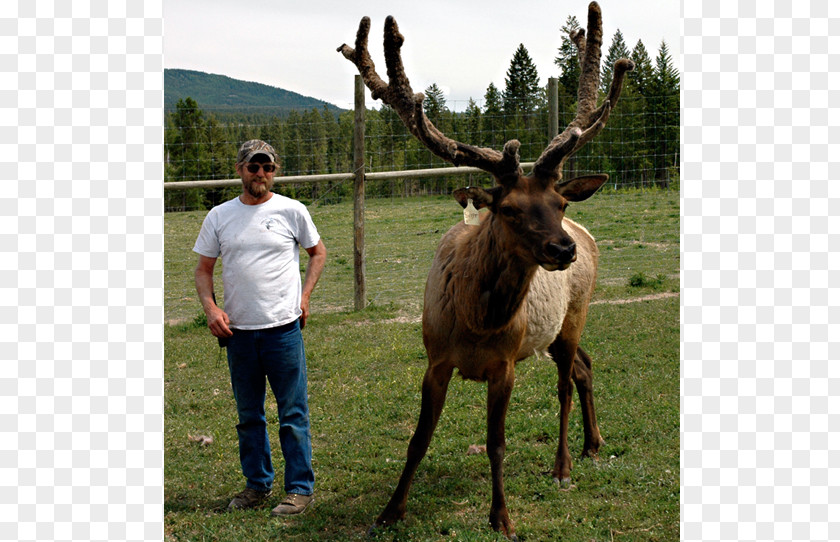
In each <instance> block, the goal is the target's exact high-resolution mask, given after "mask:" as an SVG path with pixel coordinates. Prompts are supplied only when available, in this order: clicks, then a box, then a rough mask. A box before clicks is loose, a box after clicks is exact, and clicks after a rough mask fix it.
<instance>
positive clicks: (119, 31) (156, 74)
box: [0, 0, 840, 540]
mask: <svg viewBox="0 0 840 542" xmlns="http://www.w3.org/2000/svg"><path fill="white" fill-rule="evenodd" d="M162 10H163V6H162V2H161V1H160V0H158V1H153V2H127V1H124V2H112V1H107V2H106V1H105V0H99V1H93V2H90V3H86V2H72V3H71V2H55V3H52V2H42V1H37V2H32V1H30V0H18V1H13V0H7V1H4V2H0V43H2V47H0V181H2V186H3V194H4V195H3V198H2V199H0V253H2V254H0V277H2V279H3V280H0V289H2V295H0V343H2V348H0V358H2V362H0V367H2V372H0V402H1V403H2V407H1V408H0V488H2V490H0V540H2V539H7V540H50V539H52V540H88V539H89V540H138V539H139V540H159V539H162V538H163V529H162V515H163V514H162V511H163V491H162V486H163V470H162V466H163V465H162V464H163V449H162V436H161V432H162V429H163V423H162V420H163V416H162V405H163V386H162V376H163V375H162V365H163V363H162V361H163V352H162V326H163V311H162V300H163V280H162V277H163V272H162V262H163V229H162V218H161V213H162V186H161V180H162V175H163V172H162V135H163V131H162V128H161V121H162V90H163V77H162V68H163V62H162V60H163V58H162V50H163V47H162V45H163V36H162V34H163V19H162ZM683 15H684V19H683V25H684V26H683V36H684V39H683V43H682V50H683V51H684V57H683V62H682V65H683V68H684V76H683V89H684V91H683V106H684V114H683V133H682V140H683V160H684V163H683V170H682V174H683V182H682V191H683V202H682V203H683V222H682V243H683V259H682V275H683V277H682V278H683V286H684V290H683V297H682V322H683V326H682V339H683V346H682V348H683V353H682V354H683V355H682V358H683V365H682V378H683V381H682V427H683V439H682V449H681V459H682V482H683V491H682V494H681V504H682V521H683V528H682V538H683V539H684V540H840V514H838V512H840V510H838V508H837V505H836V504H834V503H838V502H840V489H838V488H840V483H838V482H840V473H839V472H840V471H838V470H837V469H836V468H835V469H832V468H831V467H836V466H837V465H838V463H840V461H838V459H840V446H838V444H840V443H838V436H837V431H836V430H837V429H838V428H839V427H840V403H838V401H840V399H838V398H836V397H834V396H833V395H837V394H832V393H831V392H830V390H831V389H835V388H834V387H835V386H837V385H838V383H840V381H838V378H840V368H838V361H837V360H838V358H840V355H839V354H840V348H838V344H840V343H838V341H837V340H836V339H837V337H838V335H835V333H837V332H838V323H840V308H838V306H839V305H838V294H837V291H836V290H835V289H831V288H830V286H829V285H830V284H831V283H832V282H836V279H837V271H838V269H840V266H838V256H837V255H836V254H837V253H838V251H837V249H838V248H840V229H838V226H840V224H838V222H837V219H836V218H834V217H833V216H831V215H832V214H834V213H832V212H831V210H832V209H835V210H836V209H837V208H838V205H836V203H840V202H838V198H840V183H838V182H836V179H837V178H838V176H840V175H838V174H840V168H838V164H839V163H840V162H838V156H840V153H839V154H834V152H837V151H839V150H840V149H838V144H837V143H836V142H837V141H840V138H838V137H837V135H838V134H837V131H838V128H837V126H838V125H840V123H838V120H840V119H838V113H837V111H836V109H832V108H831V107H830V106H829V103H830V97H831V95H832V94H835V99H836V98H837V96H836V94H837V93H838V92H840V91H838V90H836V89H838V88H840V85H838V84H837V83H838V77H840V75H838V73H840V53H835V54H832V51H840V41H838V40H840V38H837V37H833V36H837V35H840V4H838V3H837V2H831V1H830V0H810V1H806V0H803V1H800V2H789V1H786V0H775V1H773V0H767V1H760V2H759V1H731V0H730V1H725V2H720V3H715V2H683ZM832 81H833V82H832ZM831 133H835V137H832V136H831V135H830V134H831ZM832 142H835V143H832ZM832 179H834V180H835V182H830V180H832ZM832 202H834V203H832ZM832 224H834V225H833V226H832ZM834 232H838V233H834ZM832 247H834V249H832ZM832 276H834V277H835V280H834V281H832V279H831V277H832Z"/></svg>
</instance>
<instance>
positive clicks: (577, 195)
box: [554, 173, 610, 201]
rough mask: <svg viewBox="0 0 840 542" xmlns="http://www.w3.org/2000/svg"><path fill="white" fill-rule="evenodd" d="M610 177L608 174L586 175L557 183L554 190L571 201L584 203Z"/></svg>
mask: <svg viewBox="0 0 840 542" xmlns="http://www.w3.org/2000/svg"><path fill="white" fill-rule="evenodd" d="M609 178H610V176H609V175H607V174H606V173H599V174H597V175H584V176H583V177H576V178H574V179H572V180H571V181H567V182H564V183H557V184H556V185H554V189H555V190H557V192H558V193H559V194H560V195H561V196H563V197H564V198H566V199H567V200H569V201H583V200H585V199H587V198H589V196H591V195H592V194H594V193H595V192H597V191H598V189H599V188H601V185H603V184H604V183H605V182H607V179H609Z"/></svg>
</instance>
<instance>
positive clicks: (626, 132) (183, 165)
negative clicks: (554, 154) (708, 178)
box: [164, 95, 679, 211]
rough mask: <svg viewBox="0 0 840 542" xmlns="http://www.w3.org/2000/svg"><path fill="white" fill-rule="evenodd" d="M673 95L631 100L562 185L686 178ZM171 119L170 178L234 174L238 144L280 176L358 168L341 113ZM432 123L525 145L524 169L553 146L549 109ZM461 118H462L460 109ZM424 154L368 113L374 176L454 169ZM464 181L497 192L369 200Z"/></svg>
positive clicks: (333, 196) (317, 197) (204, 195)
mask: <svg viewBox="0 0 840 542" xmlns="http://www.w3.org/2000/svg"><path fill="white" fill-rule="evenodd" d="M673 100H674V97H673V96H663V97H642V96H638V95H636V96H633V95H631V96H625V97H622V100H621V101H620V102H619V105H618V107H617V108H616V109H615V111H613V113H612V114H611V116H610V120H609V123H607V126H606V127H605V128H604V130H603V131H602V132H601V134H600V135H599V136H598V137H597V138H596V139H595V140H594V141H592V142H590V143H589V144H588V145H586V146H585V147H583V148H582V149H581V150H580V151H579V152H578V153H577V154H576V155H574V156H573V157H572V158H570V159H569V160H568V161H567V163H566V165H565V168H564V178H572V177H575V176H577V175H581V174H587V173H608V174H609V175H610V184H609V186H608V187H607V189H609V188H612V189H618V188H622V187H644V186H652V185H658V186H662V187H667V186H668V185H669V184H671V183H672V182H673V181H674V180H678V179H679V105H678V98H677V105H676V108H675V107H674V104H673ZM567 102H568V103H571V102H570V99H569V98H568V97H561V100H560V104H561V106H560V108H559V109H560V110H559V112H558V117H559V124H560V126H561V130H562V127H563V126H566V125H567V124H568V123H569V122H571V120H572V118H573V115H574V106H573V103H572V104H571V105H568V106H563V105H562V104H563V103H567ZM182 105H184V106H183V107H179V108H178V109H177V110H176V111H174V112H170V113H169V114H167V118H166V122H165V130H164V132H165V147H166V148H165V181H167V182H179V181H191V180H219V179H232V178H235V177H236V171H235V167H234V162H235V157H236V153H237V150H238V147H239V145H240V144H241V143H242V142H243V141H246V140H248V139H254V138H258V139H263V140H265V141H267V142H269V143H270V144H271V145H272V146H273V147H274V148H275V149H276V150H277V152H278V153H279V155H280V157H281V158H280V162H281V168H282V175H285V176H299V175H319V174H333V173H349V172H352V171H353V112H352V111H345V112H343V113H339V114H336V113H334V112H332V111H330V110H328V109H326V108H325V109H323V110H321V111H318V110H316V109H313V110H311V111H308V112H292V113H290V114H288V115H287V116H285V117H283V118H280V117H277V116H268V115H262V114H260V112H259V110H255V111H253V112H252V113H250V114H246V115H243V114H232V113H226V112H224V111H212V110H208V111H205V110H202V109H201V108H200V107H198V106H197V104H195V102H192V101H190V100H188V101H187V102H186V104H182ZM447 106H448V107H447V108H444V109H443V110H442V111H441V112H440V113H438V114H437V118H433V119H432V121H433V122H434V123H435V125H436V126H437V127H438V128H440V129H441V131H443V132H444V133H446V134H447V135H448V136H450V137H452V138H453V139H456V140H458V141H462V142H465V143H470V144H474V145H479V146H487V147H491V148H495V149H501V147H502V146H503V145H504V143H505V141H507V140H509V139H518V140H519V141H520V142H521V143H522V145H521V147H520V155H521V160H522V162H531V161H533V160H535V159H536V158H537V157H538V156H539V155H540V153H542V151H543V149H544V148H545V146H546V145H547V143H548V142H549V141H550V139H551V130H550V128H549V114H548V108H547V106H541V107H539V108H537V109H536V110H534V111H532V112H531V113H530V114H528V115H511V114H505V113H504V112H492V111H484V112H482V107H481V106H480V105H479V104H476V103H474V102H471V103H470V106H469V107H466V108H465V107H464V105H463V104H459V103H456V102H451V103H449V104H447ZM456 111H460V112H456ZM448 165H449V164H447V163H446V162H444V161H442V160H441V159H439V158H438V157H436V156H434V155H433V154H432V153H431V152H430V151H428V150H427V149H425V147H423V146H422V144H420V143H419V142H418V141H417V140H416V139H415V138H414V137H413V136H411V135H410V134H409V133H408V131H407V130H406V128H405V127H404V126H403V124H402V121H401V120H400V119H399V117H398V116H397V115H396V113H394V112H393V111H392V110H391V109H390V108H388V107H382V108H381V109H379V110H373V109H369V110H367V111H366V112H365V169H366V172H368V173H374V172H385V171H412V170H421V169H429V168H440V167H445V166H448ZM464 182H466V183H467V184H483V185H485V186H486V185H489V184H491V183H492V180H491V179H490V177H489V176H488V175H476V176H472V177H469V178H466V179H462V178H457V177H455V178H453V177H451V176H447V175H440V176H434V177H424V178H422V179H416V178H411V177H409V176H406V177H404V178H397V179H387V180H377V181H370V182H368V183H366V186H365V195H366V197H369V198H375V197H405V196H416V195H435V194H447V193H450V192H451V191H452V190H453V189H455V188H458V187H460V186H462V185H463V183H464ZM275 191H276V192H279V193H281V194H284V195H288V196H290V197H293V198H296V199H299V200H301V201H303V202H304V203H307V204H310V203H327V204H329V203H338V202H341V201H343V200H344V199H346V198H348V197H351V195H352V192H353V182H352V181H351V180H338V181H316V182H311V183H294V184H291V183H288V184H287V183H284V182H283V177H282V176H278V177H277V178H276V184H275ZM239 192H240V188H239V187H237V186H229V187H221V188H196V189H184V190H167V191H166V195H165V209H166V210H167V211H186V210H198V209H209V208H210V207H212V206H214V205H217V204H219V203H221V202H223V201H226V200H227V199H230V198H232V197H235V196H236V195H237V194H238V193H239Z"/></svg>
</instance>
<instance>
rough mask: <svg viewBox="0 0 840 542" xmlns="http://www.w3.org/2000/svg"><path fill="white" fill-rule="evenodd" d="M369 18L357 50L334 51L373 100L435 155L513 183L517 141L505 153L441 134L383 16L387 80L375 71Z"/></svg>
mask: <svg viewBox="0 0 840 542" xmlns="http://www.w3.org/2000/svg"><path fill="white" fill-rule="evenodd" d="M369 30H370V19H369V18H368V17H364V18H363V19H362V21H361V23H359V31H358V33H357V35H356V49H353V48H351V47H349V46H348V45H346V44H344V45H342V46H341V47H339V48H338V49H337V50H338V51H339V52H340V53H341V54H342V55H344V57H345V58H347V59H348V60H350V61H351V62H353V63H354V64H355V65H356V68H357V69H358V70H359V73H360V74H361V76H362V79H363V80H364V82H365V85H367V87H368V88H369V89H370V91H371V96H372V97H373V98H374V99H375V100H382V102H384V103H385V104H387V105H389V106H391V108H393V109H394V111H395V112H396V113H397V115H399V117H400V119H402V121H403V124H405V126H406V127H407V128H408V130H409V132H411V133H412V135H414V136H415V137H416V138H417V139H419V140H420V141H421V142H422V143H423V144H424V145H425V146H426V147H427V148H428V149H429V150H430V151H432V152H433V153H434V154H435V155H436V156H438V157H440V158H442V159H444V160H446V161H447V162H450V163H452V164H454V165H456V166H460V165H468V166H474V167H477V168H480V169H482V170H484V171H487V172H488V173H490V174H492V175H493V176H494V177H495V178H496V181H497V182H498V183H500V184H507V183H510V182H512V181H511V179H513V178H518V175H519V174H520V173H521V168H520V167H519V141H516V140H511V141H508V142H507V143H506V144H505V148H504V152H499V151H497V150H494V149H490V148H486V147H475V146H473V145H467V144H465V143H461V142H459V141H455V140H453V139H450V138H448V137H446V136H445V135H443V133H442V132H441V131H440V130H438V129H437V127H436V126H435V125H434V124H432V122H431V121H430V120H429V119H428V117H426V113H425V112H424V111H423V100H424V99H425V96H424V95H423V93H422V92H418V93H416V94H415V93H414V91H413V90H412V89H411V84H410V83H409V80H408V77H407V76H406V74H405V70H404V68H403V63H402V56H401V54H400V48H401V47H402V45H403V42H404V40H405V39H404V37H403V35H402V34H400V30H399V27H398V26H397V22H396V20H395V19H394V18H393V17H391V16H388V17H387V18H386V19H385V40H384V49H385V66H386V69H387V73H388V83H387V84H386V83H385V82H384V81H383V80H382V78H380V77H379V75H378V74H377V73H376V69H375V68H374V65H373V60H372V59H371V58H370V54H369V52H368V49H367V37H368V32H369Z"/></svg>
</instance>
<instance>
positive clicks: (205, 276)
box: [195, 256, 233, 337]
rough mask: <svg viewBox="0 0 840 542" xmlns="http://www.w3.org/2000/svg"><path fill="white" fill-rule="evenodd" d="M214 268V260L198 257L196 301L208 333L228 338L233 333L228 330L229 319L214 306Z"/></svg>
mask: <svg viewBox="0 0 840 542" xmlns="http://www.w3.org/2000/svg"><path fill="white" fill-rule="evenodd" d="M214 267H216V258H210V257H207V256H199V257H198V265H197V266H196V268H195V289H196V291H197V292H198V300H199V301H200V302H201V307H202V308H203V309H204V314H206V315H207V327H209V328H210V333H212V334H213V335H215V336H216V337H230V336H231V335H233V331H231V330H230V327H228V324H230V318H228V315H227V313H226V312H225V311H223V310H222V309H220V308H219V306H218V305H216V301H215V299H214V297H213V268H214Z"/></svg>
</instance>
